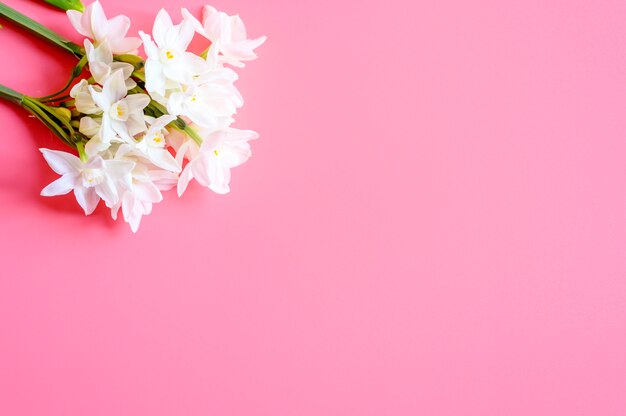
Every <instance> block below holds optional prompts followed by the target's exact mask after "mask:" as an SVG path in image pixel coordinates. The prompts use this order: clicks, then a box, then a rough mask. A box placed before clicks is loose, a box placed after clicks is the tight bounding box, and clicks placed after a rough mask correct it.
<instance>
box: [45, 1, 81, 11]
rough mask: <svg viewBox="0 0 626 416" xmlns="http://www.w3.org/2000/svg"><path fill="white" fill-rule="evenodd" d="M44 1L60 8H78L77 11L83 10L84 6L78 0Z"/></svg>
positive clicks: (66, 9)
mask: <svg viewBox="0 0 626 416" xmlns="http://www.w3.org/2000/svg"><path fill="white" fill-rule="evenodd" d="M44 1H45V2H46V3H48V4H51V5H53V6H55V7H58V8H59V9H61V10H65V11H68V10H78V11H79V12H83V11H85V6H83V3H82V2H81V1H80V0H44Z"/></svg>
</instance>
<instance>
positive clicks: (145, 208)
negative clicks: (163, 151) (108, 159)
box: [108, 144, 178, 233]
mask: <svg viewBox="0 0 626 416" xmlns="http://www.w3.org/2000/svg"><path fill="white" fill-rule="evenodd" d="M132 154H133V150H132V146H130V145H126V144H124V145H122V146H120V148H119V149H118V150H117V152H116V154H115V159H116V160H131V161H134V162H135V166H134V168H133V170H132V172H131V182H130V186H128V187H124V188H123V190H122V191H121V195H120V198H119V201H118V202H117V203H116V204H114V205H108V206H109V208H111V216H112V217H113V219H114V220H117V214H118V211H119V209H120V208H122V214H123V216H124V221H126V222H127V223H128V224H129V225H130V228H131V230H132V231H133V232H134V233H135V232H137V230H138V229H139V223H140V222H141V218H142V217H143V216H144V215H148V214H150V212H152V205H153V204H156V203H158V202H161V201H162V200H163V196H162V195H161V190H167V189H171V188H172V187H173V186H174V185H175V184H176V180H177V179H178V176H177V175H176V174H175V173H172V172H167V171H163V170H154V169H150V166H149V165H148V164H145V163H142V162H141V161H139V160H137V159H135V158H134V157H133V156H132Z"/></svg>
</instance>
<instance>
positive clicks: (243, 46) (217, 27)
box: [182, 6, 267, 68]
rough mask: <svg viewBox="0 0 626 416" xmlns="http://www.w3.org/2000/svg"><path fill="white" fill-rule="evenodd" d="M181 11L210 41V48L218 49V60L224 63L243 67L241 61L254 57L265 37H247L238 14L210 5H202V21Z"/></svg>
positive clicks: (185, 10)
mask: <svg viewBox="0 0 626 416" xmlns="http://www.w3.org/2000/svg"><path fill="white" fill-rule="evenodd" d="M182 12H183V16H184V17H185V19H188V20H190V21H192V22H193V23H194V28H195V29H196V31H197V32H198V33H199V34H201V35H202V36H204V37H206V38H207V39H209V40H210V41H211V43H212V45H211V48H214V47H215V48H217V49H218V50H219V52H220V53H221V55H220V57H219V59H220V62H222V63H225V64H230V65H232V66H236V67H239V68H242V67H244V66H245V64H244V63H243V61H252V60H254V59H256V58H257V56H256V54H255V53H254V49H255V48H257V47H259V46H261V45H262V44H263V42H265V40H266V39H267V38H266V37H265V36H261V37H259V38H256V39H248V36H247V35H246V27H245V26H244V24H243V21H242V20H241V18H240V17H239V15H235V16H229V15H227V14H226V13H224V12H218V11H217V10H216V9H215V8H214V7H211V6H204V8H203V9H202V23H200V22H199V21H198V19H196V18H195V17H194V16H193V15H192V14H191V13H189V11H188V10H187V9H183V11H182Z"/></svg>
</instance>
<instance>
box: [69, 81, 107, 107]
mask: <svg viewBox="0 0 626 416" xmlns="http://www.w3.org/2000/svg"><path fill="white" fill-rule="evenodd" d="M93 88H94V90H95V91H101V90H102V89H101V88H100V87H99V86H97V85H96V86H93ZM70 97H72V98H73V99H74V105H75V106H76V110H78V111H79V112H81V113H83V114H98V113H101V112H102V110H101V109H100V108H99V107H98V106H97V105H96V103H95V102H94V100H93V97H92V96H91V91H90V90H89V82H87V80H86V79H81V80H80V82H79V83H77V84H76V85H74V86H73V87H72V89H71V90H70Z"/></svg>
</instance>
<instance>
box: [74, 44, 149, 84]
mask: <svg viewBox="0 0 626 416" xmlns="http://www.w3.org/2000/svg"><path fill="white" fill-rule="evenodd" d="M85 54H86V56H87V61H88V62H89V72H91V75H92V76H93V79H94V80H95V81H96V82H97V83H98V84H100V85H104V82H105V81H106V80H107V79H108V78H109V76H111V74H112V73H113V72H115V71H117V70H120V71H122V75H123V76H124V80H125V84H126V89H127V90H130V89H133V88H135V86H137V83H136V82H135V81H133V80H132V78H130V76H131V75H132V73H133V71H134V70H135V68H134V67H133V66H132V65H131V64H128V63H126V62H115V61H113V53H112V52H111V48H109V44H108V43H107V42H102V43H101V44H100V45H99V46H97V47H94V45H93V44H92V43H91V42H90V41H89V39H85Z"/></svg>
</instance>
